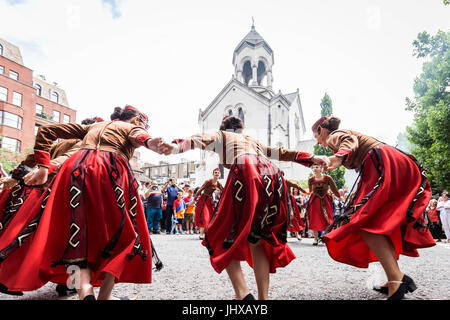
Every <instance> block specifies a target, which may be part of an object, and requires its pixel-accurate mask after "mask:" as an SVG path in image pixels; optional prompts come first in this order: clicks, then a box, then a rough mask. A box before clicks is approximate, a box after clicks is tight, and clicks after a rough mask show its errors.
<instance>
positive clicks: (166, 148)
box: [158, 142, 176, 156]
mask: <svg viewBox="0 0 450 320" xmlns="http://www.w3.org/2000/svg"><path fill="white" fill-rule="evenodd" d="M175 147H176V145H175V144H172V143H167V142H163V143H162V144H161V145H160V147H159V151H158V152H159V153H160V154H164V155H166V156H168V155H170V154H172V151H173V150H174V149H175Z"/></svg>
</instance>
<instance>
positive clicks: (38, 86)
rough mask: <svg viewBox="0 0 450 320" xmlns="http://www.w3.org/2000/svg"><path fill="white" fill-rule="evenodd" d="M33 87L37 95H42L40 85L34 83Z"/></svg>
mask: <svg viewBox="0 0 450 320" xmlns="http://www.w3.org/2000/svg"><path fill="white" fill-rule="evenodd" d="M34 87H35V88H36V93H37V95H38V96H42V87H41V86H40V85H38V84H37V83H36V84H35V85H34Z"/></svg>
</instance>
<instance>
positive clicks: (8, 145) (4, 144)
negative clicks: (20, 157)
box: [0, 137, 20, 153]
mask: <svg viewBox="0 0 450 320" xmlns="http://www.w3.org/2000/svg"><path fill="white" fill-rule="evenodd" d="M0 147H1V148H2V149H5V150H8V151H10V152H15V153H20V140H17V139H13V138H8V137H2V138H1V139H0Z"/></svg>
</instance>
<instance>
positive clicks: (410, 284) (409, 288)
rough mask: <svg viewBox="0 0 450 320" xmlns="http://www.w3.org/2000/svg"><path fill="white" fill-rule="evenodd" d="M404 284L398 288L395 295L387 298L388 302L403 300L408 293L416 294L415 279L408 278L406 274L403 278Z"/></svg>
mask: <svg viewBox="0 0 450 320" xmlns="http://www.w3.org/2000/svg"><path fill="white" fill-rule="evenodd" d="M401 282H402V283H401V284H400V286H399V287H398V289H397V291H395V292H394V294H393V295H392V296H390V297H388V298H387V300H402V299H403V297H404V296H405V294H407V293H408V292H414V291H415V290H416V289H417V286H416V284H415V283H414V281H413V279H411V278H410V277H408V276H407V275H406V274H405V275H404V276H403V278H402V281H401Z"/></svg>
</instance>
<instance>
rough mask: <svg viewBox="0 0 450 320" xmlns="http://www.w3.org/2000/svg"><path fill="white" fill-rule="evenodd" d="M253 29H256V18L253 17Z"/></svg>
mask: <svg viewBox="0 0 450 320" xmlns="http://www.w3.org/2000/svg"><path fill="white" fill-rule="evenodd" d="M252 29H255V18H254V17H252Z"/></svg>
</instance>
